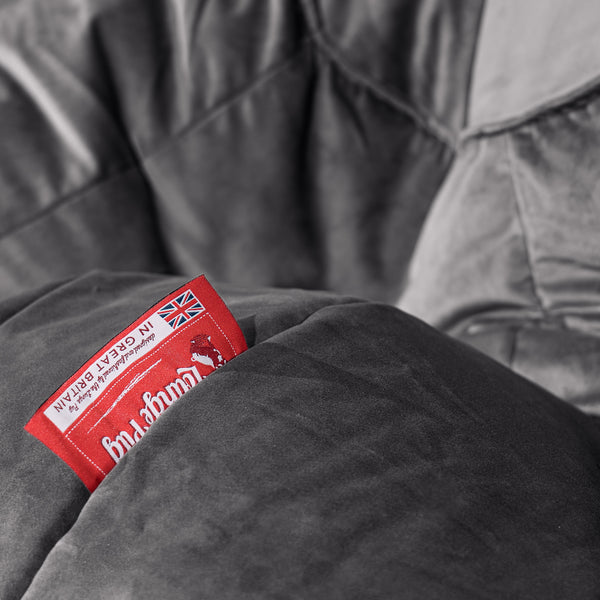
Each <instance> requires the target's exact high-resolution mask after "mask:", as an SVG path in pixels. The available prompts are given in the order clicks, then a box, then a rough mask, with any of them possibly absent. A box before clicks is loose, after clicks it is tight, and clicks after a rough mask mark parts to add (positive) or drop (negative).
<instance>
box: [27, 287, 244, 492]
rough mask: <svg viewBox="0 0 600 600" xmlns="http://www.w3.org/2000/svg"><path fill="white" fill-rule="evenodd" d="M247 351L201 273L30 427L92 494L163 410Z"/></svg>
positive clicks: (92, 363)
mask: <svg viewBox="0 0 600 600" xmlns="http://www.w3.org/2000/svg"><path fill="white" fill-rule="evenodd" d="M246 348H247V346H246V341H245V339H244V335H243V333H242V331H241V330H240V328H239V326H238V324H237V323H236V321H235V319H234V318H233V315H232V314H231V313H230V312H229V310H228V308H227V307H226V306H225V304H224V302H223V301H222V300H221V298H220V297H219V295H218V294H217V293H216V292H215V290H214V289H213V287H212V286H211V285H210V284H209V283H208V281H207V280H206V278H205V277H204V276H201V277H198V278H196V279H194V280H192V281H190V282H189V283H187V284H186V285H184V286H182V287H181V288H179V289H177V290H175V291H174V292H173V293H171V294H169V295H168V296H167V297H166V298H164V299H163V300H161V301H160V302H158V303H157V304H155V305H154V306H153V307H152V308H151V309H150V310H148V311H147V312H145V313H144V314H143V315H142V316H141V317H140V318H139V319H137V320H136V321H135V322H133V323H132V324H131V325H130V326H129V327H127V328H126V329H125V330H124V331H122V332H121V333H120V334H119V335H117V336H116V337H115V338H113V339H112V340H111V341H110V342H109V343H108V344H106V345H105V346H104V347H103V348H102V349H101V350H100V351H99V352H97V353H96V354H95V355H94V356H93V357H92V358H90V359H89V360H88V361H87V362H86V363H85V364H84V365H83V366H82V367H81V368H80V369H79V370H78V371H77V372H76V373H75V374H74V375H73V376H72V377H70V378H69V379H68V380H67V381H66V382H65V383H64V384H63V385H61V386H60V388H58V390H57V391H56V392H55V393H54V394H52V396H50V398H48V400H47V401H46V402H44V404H43V405H42V406H41V407H40V408H39V409H38V410H37V412H36V413H35V414H34V415H33V417H32V418H31V420H30V421H29V422H28V423H27V425H25V429H26V430H27V431H28V432H29V433H31V434H32V435H34V436H35V437H36V438H38V439H39V440H40V441H41V442H43V443H44V444H45V445H46V446H48V448H50V450H52V451H53V452H54V453H55V454H57V455H58V456H60V458H62V459H63V460H64V461H65V462H66V463H67V464H68V465H69V466H70V467H71V468H72V469H73V470H74V471H75V473H77V475H78V476H79V477H80V478H81V480H82V481H83V483H84V484H85V486H86V487H87V488H88V489H89V490H90V491H93V490H95V489H96V487H98V485H99V484H100V482H101V481H102V480H103V479H104V477H106V475H107V474H108V473H109V471H110V470H111V469H112V468H113V467H114V466H115V465H116V464H117V463H118V462H119V460H121V458H122V457H123V456H124V455H125V453H126V452H127V451H128V450H130V449H131V448H132V447H133V446H134V445H135V444H136V443H137V442H138V441H139V440H140V439H141V437H142V436H143V435H144V434H145V433H146V431H148V429H149V427H150V426H151V425H152V424H153V423H154V422H155V421H156V419H158V418H159V417H160V415H161V414H162V413H163V412H164V411H165V410H167V409H168V408H169V407H170V406H171V405H172V404H173V403H174V402H176V401H177V400H178V399H179V398H181V396H182V395H183V394H184V393H185V392H187V391H188V390H190V389H191V388H193V387H194V386H196V385H198V384H199V383H200V382H201V381H202V380H203V379H205V378H206V377H207V376H208V375H209V374H210V373H212V372H213V371H215V370H216V369H218V368H219V367H221V366H223V365H224V364H225V363H227V362H228V361H230V360H231V359H232V358H234V357H235V356H237V355H238V354H240V353H241V352H243V351H244V350H246Z"/></svg>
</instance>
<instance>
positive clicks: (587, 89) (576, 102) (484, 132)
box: [459, 76, 600, 144]
mask: <svg viewBox="0 0 600 600" xmlns="http://www.w3.org/2000/svg"><path fill="white" fill-rule="evenodd" d="M598 98H600V76H599V77H596V78H594V79H592V80H591V81H589V82H587V83H586V84H584V85H582V86H579V87H576V88H574V89H572V90H570V91H568V92H567V93H565V94H562V95H559V96H557V97H555V98H554V99H552V100H549V101H547V102H545V103H543V104H541V105H539V106H536V107H534V108H531V109H527V110H525V111H524V112H523V114H521V115H518V116H516V117H512V118H508V119H502V120H500V121H493V122H491V123H488V124H485V125H477V126H475V127H467V128H466V129H464V130H463V131H462V132H461V134H460V139H459V143H460V144H463V143H465V142H467V141H469V140H472V139H477V138H482V137H491V136H494V135H499V134H503V133H507V132H510V131H512V130H515V129H518V128H520V127H523V126H525V125H528V124H530V123H535V122H538V121H542V120H546V119H549V118H551V117H553V116H555V115H560V114H562V113H566V112H570V111H573V110H580V109H581V108H584V107H586V106H587V105H588V104H590V103H591V102H594V101H595V100H597V99H598Z"/></svg>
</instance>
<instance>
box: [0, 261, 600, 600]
mask: <svg viewBox="0 0 600 600" xmlns="http://www.w3.org/2000/svg"><path fill="white" fill-rule="evenodd" d="M179 284H181V279H178V278H171V277H169V278H164V277H157V276H140V275H127V274H123V275H113V274H105V273H97V274H91V275H89V276H85V277H83V278H81V279H77V280H75V281H71V282H66V283H64V284H61V285H58V286H56V287H55V288H53V289H50V290H46V291H45V292H44V293H41V294H40V295H39V297H28V298H23V299H22V300H21V302H20V303H18V302H15V303H14V304H13V305H12V306H10V307H7V308H6V309H5V315H6V317H7V318H6V320H5V321H4V322H3V323H2V325H1V326H0V339H1V340H2V343H1V344H0V348H2V351H3V352H4V354H5V356H4V359H3V360H2V361H0V364H1V365H2V376H1V377H0V381H1V382H2V386H3V387H2V393H1V394H0V398H2V403H3V404H2V414H3V415H8V417H9V418H8V419H7V420H6V421H5V422H4V424H3V431H4V433H3V448H2V451H3V462H2V474H1V476H0V485H1V486H2V487H1V489H2V492H1V497H2V499H3V510H4V518H3V522H2V535H1V536H0V537H1V539H2V540H3V543H4V544H5V549H6V551H5V552H3V553H2V559H1V560H2V569H0V572H1V573H2V575H1V576H0V577H1V578H0V582H1V583H2V597H7V598H18V597H20V595H21V594H22V593H23V592H25V595H24V597H25V598H40V599H42V598H43V599H51V598H57V599H58V598H61V599H67V598H82V597H85V598H106V597H111V598H157V599H158V598H165V597H168V598H207V599H209V598H210V599H212V598H280V599H283V598H323V599H325V598H390V599H391V598H398V597H404V598H481V597H505V596H512V597H544V598H557V599H558V598H565V597H569V598H593V597H595V595H596V592H597V590H598V589H599V586H600V580H599V577H598V571H597V568H596V566H597V561H598V559H599V558H600V537H598V535H597V531H598V522H599V517H600V509H599V507H600V486H599V483H600V482H599V477H600V475H599V473H598V470H597V466H596V465H597V461H598V459H599V458H600V434H599V431H598V429H597V427H596V425H595V424H594V423H592V422H591V421H590V420H589V417H587V416H585V415H583V414H581V413H580V412H578V411H577V410H575V409H573V408H572V407H569V406H568V405H566V404H565V403H562V402H561V401H559V400H558V399H556V398H554V397H552V396H551V395H549V394H548V393H547V392H544V391H543V390H541V389H540V388H537V387H535V386H533V385H532V384H530V383H528V382H526V381H525V380H523V379H521V378H519V377H518V376H516V375H514V374H513V373H511V372H510V371H508V370H506V369H505V368H504V367H502V366H500V365H498V364H497V363H495V362H494V361H492V360H491V359H488V358H486V357H484V356H483V355H481V354H479V353H477V352H476V351H474V350H471V349H469V348H468V347H467V346H464V345H462V344H460V343H459V342H455V341H452V340H451V339H450V338H448V337H446V336H444V335H442V334H440V333H438V332H436V331H434V330H433V329H431V328H430V327H428V326H427V325H425V324H424V323H422V322H419V321H417V320H416V319H414V318H412V317H409V316H408V315H406V314H404V313H401V312H400V311H398V310H397V309H395V308H393V307H390V306H385V305H381V304H374V303H369V302H364V301H359V300H356V299H351V298H341V297H338V296H334V295H331V294H324V293H310V292H303V291H300V290H289V291H284V290H280V291H277V290H255V291H248V290H246V291H244V290H235V289H231V288H229V287H220V291H221V293H222V295H223V297H224V299H225V300H226V302H227V303H228V305H229V306H230V308H231V309H232V310H233V312H234V314H235V316H236V318H237V319H238V321H239V323H240V325H241V326H242V328H243V331H244V334H245V336H246V338H247V339H248V342H249V344H250V349H249V350H248V351H246V352H245V353H244V354H242V355H241V356H239V357H237V358H236V359H235V360H233V361H231V362H230V363H229V364H227V365H226V366H225V367H222V368H221V369H219V371H218V372H216V373H214V374H213V375H211V376H210V377H209V378H208V379H207V380H206V381H204V382H202V383H201V384H200V385H199V386H197V387H196V388H194V389H193V390H192V391H190V392H189V393H187V394H186V395H185V396H184V397H183V398H181V400H180V401H178V403H176V404H174V405H173V406H172V407H171V408H170V409H169V410H168V411H167V412H166V413H165V414H164V415H163V416H161V418H160V419H159V420H158V421H157V423H156V424H154V425H153V426H152V428H151V429H150V431H149V432H148V433H147V434H146V436H144V438H143V439H142V440H141V441H140V442H139V443H138V444H137V445H136V446H135V447H134V449H132V450H131V451H130V452H129V453H128V454H127V455H126V457H125V458H124V459H123V460H122V461H121V462H120V463H119V464H118V465H117V466H116V467H115V468H114V469H113V471H112V472H111V473H110V474H109V476H108V477H107V478H106V479H105V481H104V482H103V483H102V484H101V485H100V487H99V488H98V489H97V490H96V491H95V492H94V493H93V494H92V495H91V496H89V494H88V493H87V491H86V490H85V489H84V487H83V486H82V484H81V483H80V482H79V481H78V479H77V477H76V476H75V474H74V473H73V472H71V471H70V469H69V468H68V467H66V466H65V465H63V464H62V462H61V461H60V460H59V459H58V458H57V457H56V456H54V455H53V454H52V453H51V452H50V451H49V450H47V449H46V448H45V447H44V446H43V445H42V444H41V443H39V442H38V441H37V440H35V439H33V438H32V437H31V436H29V434H27V433H26V432H25V431H23V429H22V421H23V420H24V419H26V418H27V417H28V415H30V414H31V413H32V412H33V411H34V410H35V409H36V408H37V406H38V405H39V404H40V403H41V402H42V401H43V400H44V399H45V396H46V395H47V394H48V393H50V392H51V391H52V390H53V388H54V387H56V386H57V385H58V384H59V383H60V382H62V380H63V379H64V378H65V377H66V376H67V374H68V373H70V372H71V371H72V370H74V369H75V368H76V366H77V365H78V364H79V363H80V362H81V361H83V360H84V359H85V358H86V357H87V355H89V354H90V353H91V352H93V351H94V349H95V348H96V347H97V346H98V345H101V344H102V343H104V342H105V341H107V340H108V339H110V338H111V337H112V336H113V335H114V334H115V333H116V332H118V331H119V330H120V329H121V328H122V327H123V326H124V324H125V323H127V322H129V321H130V320H132V319H133V318H134V316H135V315H136V314H137V313H138V312H140V311H143V310H144V309H145V307H146V306H147V305H148V304H151V303H152V302H154V301H156V300H157V299H159V298H160V297H162V296H163V295H164V294H166V293H167V292H168V291H170V290H171V289H172V288H174V287H176V286H177V285H179ZM19 304H20V305H19ZM8 340H10V341H11V344H10V346H11V349H10V350H9V349H8V348H9V344H8V343H6V342H7V341H8ZM6 355H8V360H7V357H6ZM41 365H43V371H44V376H43V378H40V377H39V374H40V366H41ZM25 366H28V368H25ZM19 533H20V535H19ZM7 541H8V545H6V543H7Z"/></svg>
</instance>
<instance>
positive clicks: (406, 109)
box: [300, 0, 457, 149]
mask: <svg viewBox="0 0 600 600" xmlns="http://www.w3.org/2000/svg"><path fill="white" fill-rule="evenodd" d="M300 5H301V6H302V7H303V8H304V13H305V17H306V21H307V24H308V30H309V32H310V35H311V37H312V39H313V41H314V43H315V45H316V47H317V48H318V50H320V52H321V54H322V55H323V56H325V57H326V58H327V59H328V60H329V61H330V62H331V63H332V64H333V65H335V66H336V67H337V69H338V71H339V72H340V73H341V74H342V75H344V76H345V77H346V79H348V80H349V81H351V82H353V83H355V84H357V85H359V86H361V87H363V88H365V89H368V90H369V91H370V92H371V93H372V94H373V95H374V96H376V97H377V98H378V99H379V100H381V101H382V102H385V103H386V104H387V105H388V106H390V107H392V108H393V109H395V110H396V111H398V112H400V113H402V114H403V115H404V116H406V117H408V118H409V119H411V120H412V121H413V123H415V125H417V127H419V129H421V130H423V131H424V132H426V133H427V134H429V135H431V136H432V137H434V138H435V139H437V140H438V141H439V142H441V143H443V144H444V145H446V146H448V147H450V148H452V149H455V148H456V146H457V143H456V137H455V136H454V135H453V134H452V133H451V131H450V130H449V129H447V128H446V127H445V126H444V125H443V124H442V123H440V122H439V121H437V119H435V117H434V116H433V115H431V114H429V113H422V112H419V111H418V110H417V109H416V108H415V107H414V106H412V105H411V104H410V103H408V102H406V101H404V100H402V99H401V98H399V97H398V96H397V95H396V94H394V93H392V92H391V91H388V89H387V88H386V87H385V86H384V85H383V84H382V83H381V82H379V81H375V80H373V79H371V78H370V77H368V76H366V75H365V74H364V73H361V72H360V71H358V70H357V69H356V68H355V67H354V66H352V65H351V64H350V63H349V62H348V61H347V60H346V58H345V57H344V55H343V52H342V51H341V50H340V49H339V48H338V47H337V45H336V44H335V42H334V41H333V40H331V39H330V37H329V36H328V35H327V33H326V32H325V31H324V29H323V27H322V26H321V25H320V24H319V23H318V19H317V17H316V9H315V8H314V6H311V0H300Z"/></svg>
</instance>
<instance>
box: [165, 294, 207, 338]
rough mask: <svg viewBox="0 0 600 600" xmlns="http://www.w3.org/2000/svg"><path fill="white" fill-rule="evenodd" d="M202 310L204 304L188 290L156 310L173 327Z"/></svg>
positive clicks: (178, 325)
mask: <svg viewBox="0 0 600 600" xmlns="http://www.w3.org/2000/svg"><path fill="white" fill-rule="evenodd" d="M202 312H204V306H202V304H200V302H199V301H198V298H196V296H194V294H193V293H192V292H191V291H190V290H186V291H185V292H183V294H181V295H180V296H177V298H175V299H174V300H171V302H169V303H168V304H165V305H164V306H163V307H161V308H159V309H158V311H157V313H158V314H159V315H160V316H161V317H162V318H163V319H164V320H165V321H166V322H167V323H168V324H169V325H170V326H171V327H172V328H173V329H177V328H178V327H181V326H182V325H183V324H184V323H187V322H188V321H189V320H190V319H193V318H194V317H195V316H196V315H199V314H200V313H202Z"/></svg>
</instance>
